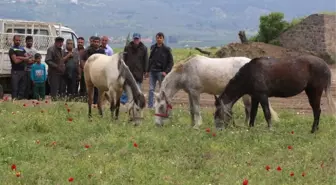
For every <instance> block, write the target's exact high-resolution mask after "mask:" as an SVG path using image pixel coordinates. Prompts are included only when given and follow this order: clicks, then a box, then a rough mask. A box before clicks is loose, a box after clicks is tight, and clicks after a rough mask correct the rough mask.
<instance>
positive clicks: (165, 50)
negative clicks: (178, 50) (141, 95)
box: [146, 32, 174, 108]
mask: <svg viewBox="0 0 336 185" xmlns="http://www.w3.org/2000/svg"><path fill="white" fill-rule="evenodd" d="M163 42H164V34H163V33H161V32H159V33H157V34H156V44H154V45H152V46H151V51H150V55H149V66H148V69H147V72H149V97H148V108H153V104H154V102H153V100H154V91H155V87H156V82H157V81H158V82H159V87H161V82H162V80H163V78H164V77H165V76H166V75H167V74H168V73H169V72H170V71H171V69H172V67H173V65H174V61H173V60H174V59H173V55H172V52H171V49H170V48H169V47H168V46H166V45H165V44H164V43H163ZM146 76H147V74H146Z"/></svg>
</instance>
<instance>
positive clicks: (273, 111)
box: [268, 102, 280, 122]
mask: <svg viewBox="0 0 336 185" xmlns="http://www.w3.org/2000/svg"><path fill="white" fill-rule="evenodd" d="M268 105H269V109H270V111H271V116H272V118H273V120H274V121H275V122H279V121H280V119H279V116H278V113H276V112H275V110H274V109H273V108H272V106H271V102H268Z"/></svg>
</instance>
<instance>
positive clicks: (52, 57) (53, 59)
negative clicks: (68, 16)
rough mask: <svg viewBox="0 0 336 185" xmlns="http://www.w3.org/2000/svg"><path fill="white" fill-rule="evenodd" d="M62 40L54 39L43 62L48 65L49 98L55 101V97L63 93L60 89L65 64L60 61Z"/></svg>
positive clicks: (62, 85)
mask: <svg viewBox="0 0 336 185" xmlns="http://www.w3.org/2000/svg"><path fill="white" fill-rule="evenodd" d="M63 42H64V38H62V37H56V38H55V43H54V45H53V46H51V47H49V48H48V50H47V55H46V58H45V62H46V63H47V65H48V81H49V85H50V96H51V98H52V99H54V100H55V99H56V96H57V95H61V96H63V95H64V94H60V93H61V92H63V90H62V87H64V79H63V75H64V72H65V64H64V61H63V60H62V58H63V57H62V56H63V54H62V46H63Z"/></svg>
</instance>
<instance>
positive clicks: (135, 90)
mask: <svg viewBox="0 0 336 185" xmlns="http://www.w3.org/2000/svg"><path fill="white" fill-rule="evenodd" d="M123 56H124V52H120V53H119V56H118V57H119V58H118V70H119V77H118V78H120V77H123V78H124V79H125V83H124V86H125V85H128V86H130V88H131V90H132V95H133V99H134V100H135V102H139V104H138V103H137V104H138V106H139V107H141V108H143V107H145V105H146V102H145V98H144V95H143V94H142V92H141V90H140V89H139V87H138V86H137V84H136V81H135V79H134V77H133V75H132V73H131V71H130V70H129V68H128V66H127V65H126V64H125V62H124V60H123ZM138 100H139V101H138Z"/></svg>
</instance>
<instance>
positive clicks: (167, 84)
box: [160, 71, 181, 102]
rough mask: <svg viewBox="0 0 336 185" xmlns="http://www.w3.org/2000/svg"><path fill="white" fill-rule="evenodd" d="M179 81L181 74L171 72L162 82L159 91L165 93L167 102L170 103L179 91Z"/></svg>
mask: <svg viewBox="0 0 336 185" xmlns="http://www.w3.org/2000/svg"><path fill="white" fill-rule="evenodd" d="M180 80H181V74H179V73H176V72H175V71H172V72H171V74H169V76H167V77H166V78H165V79H164V81H163V82H162V86H161V89H160V90H161V91H164V92H165V95H166V97H167V100H168V102H171V101H172V99H173V98H174V96H175V94H176V93H177V92H178V91H179V90H180V89H181V87H180V85H179V83H180Z"/></svg>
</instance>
